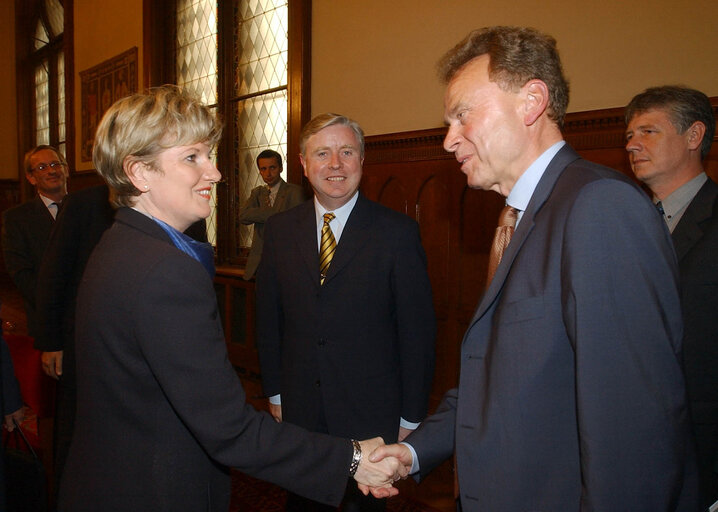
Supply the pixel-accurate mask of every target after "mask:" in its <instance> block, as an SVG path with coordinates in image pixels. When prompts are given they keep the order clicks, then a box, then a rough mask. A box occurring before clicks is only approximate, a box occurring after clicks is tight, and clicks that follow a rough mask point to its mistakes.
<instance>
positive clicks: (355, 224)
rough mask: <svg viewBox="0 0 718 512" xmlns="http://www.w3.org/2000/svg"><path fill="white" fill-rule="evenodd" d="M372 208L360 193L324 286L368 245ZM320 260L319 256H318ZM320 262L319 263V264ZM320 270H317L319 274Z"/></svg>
mask: <svg viewBox="0 0 718 512" xmlns="http://www.w3.org/2000/svg"><path fill="white" fill-rule="evenodd" d="M371 219H372V215H371V210H370V208H369V200H368V199H366V198H365V197H364V196H362V195H361V194H359V197H358V198H357V202H356V204H355V205H354V209H353V210H352V212H351V214H349V219H347V224H346V226H344V230H343V231H342V238H341V240H340V241H339V243H338V244H337V250H336V252H335V253H334V258H333V259H332V263H331V265H329V271H328V272H327V277H326V279H325V281H324V286H326V285H327V284H328V282H330V281H331V280H332V278H334V276H336V275H337V274H339V273H340V272H341V271H342V269H343V268H344V267H345V266H346V265H347V263H349V262H350V261H351V260H352V259H353V258H354V256H356V255H357V254H358V253H359V251H360V250H361V248H362V247H364V246H365V245H366V240H367V238H368V237H369V236H370V235H371V233H372V230H371V229H370V227H371ZM317 261H318V256H317ZM318 265H319V263H317V266H318ZM318 272H319V270H317V275H318Z"/></svg>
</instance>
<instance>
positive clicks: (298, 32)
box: [143, 0, 312, 266]
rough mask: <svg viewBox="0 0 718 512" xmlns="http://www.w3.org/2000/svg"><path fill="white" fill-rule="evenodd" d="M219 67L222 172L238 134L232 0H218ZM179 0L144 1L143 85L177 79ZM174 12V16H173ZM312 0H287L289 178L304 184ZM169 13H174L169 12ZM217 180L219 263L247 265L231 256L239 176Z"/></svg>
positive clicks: (308, 108) (233, 242)
mask: <svg viewBox="0 0 718 512" xmlns="http://www.w3.org/2000/svg"><path fill="white" fill-rule="evenodd" d="M218 5H219V7H218V10H219V12H218V20H219V23H218V27H217V38H218V57H217V62H218V68H217V74H218V77H217V78H218V79H217V89H218V90H217V109H218V112H219V113H220V115H222V117H223V119H224V120H225V124H224V134H223V137H222V141H221V142H220V144H219V147H218V148H217V165H218V167H219V169H220V170H222V169H227V168H229V167H228V165H229V163H230V162H232V144H230V143H229V142H228V141H232V140H234V138H235V137H236V134H235V133H234V127H233V126H232V123H231V122H229V119H230V118H231V117H230V116H231V112H232V108H233V106H234V103H233V102H231V101H230V98H231V97H232V96H233V93H232V92H231V91H232V90H233V87H234V83H233V76H234V75H233V72H232V59H231V58H228V55H229V53H228V52H231V46H232V37H231V34H232V26H231V23H232V19H233V16H232V8H233V6H232V2H231V1H222V0H218ZM175 6H176V1H175V0H160V1H157V0H155V1H153V0H144V3H143V10H144V27H143V29H144V62H143V71H144V83H145V84H146V86H150V87H151V86H158V85H162V84H165V83H176V82H177V80H176V73H175V55H174V53H175V52H174V48H175V46H174V45H175V41H176V17H175V12H176V9H175ZM169 13H171V14H169ZM311 13H312V2H311V0H288V22H289V27H288V39H289V52H288V77H287V78H288V79H287V99H288V112H287V116H288V117H287V181H288V182H290V183H296V184H299V185H301V184H302V182H303V172H302V168H301V164H300V162H299V135H300V132H301V129H302V126H304V124H305V123H306V122H307V121H308V120H309V119H310V116H311V27H312V22H311ZM168 14H169V15H168ZM223 174H224V175H225V177H224V179H223V180H222V181H221V182H220V183H218V184H217V263H218V264H219V265H231V266H234V265H243V264H245V263H246V257H241V256H240V257H233V256H231V255H232V254H233V253H235V252H236V251H233V249H235V247H233V244H237V243H238V241H237V240H236V238H235V235H234V234H233V233H232V225H233V223H232V222H230V220H231V219H232V218H236V216H238V215H239V209H240V205H239V202H238V201H237V199H236V195H235V194H230V193H229V191H230V190H235V189H236V188H237V186H238V184H237V183H236V180H235V178H234V176H232V175H231V174H230V173H223Z"/></svg>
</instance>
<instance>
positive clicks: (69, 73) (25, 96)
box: [15, 0, 75, 201]
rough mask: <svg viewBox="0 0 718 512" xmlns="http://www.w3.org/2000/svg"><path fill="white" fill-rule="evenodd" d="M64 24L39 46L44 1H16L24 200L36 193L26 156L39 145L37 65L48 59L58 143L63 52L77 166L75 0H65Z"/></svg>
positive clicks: (69, 155)
mask: <svg viewBox="0 0 718 512" xmlns="http://www.w3.org/2000/svg"><path fill="white" fill-rule="evenodd" d="M62 5H63V11H64V14H63V18H64V27H63V32H62V34H61V35H59V36H56V37H54V38H51V40H50V42H49V43H48V44H47V45H45V46H44V47H43V48H40V49H37V50H36V49H35V47H34V44H33V40H34V39H33V38H34V36H35V28H36V26H37V21H38V19H39V18H42V20H43V22H44V24H45V26H46V27H49V26H50V23H49V21H48V20H47V16H46V12H45V8H44V0H16V1H15V27H16V30H15V48H16V57H17V58H16V77H17V78H16V97H17V112H18V116H17V118H18V148H17V153H18V155H19V158H18V179H19V182H20V198H21V200H22V201H25V200H28V199H30V198H31V197H33V196H34V194H35V190H34V187H32V185H30V184H29V183H28V182H27V180H25V179H24V175H25V169H24V168H23V156H24V155H25V153H26V152H27V151H28V150H29V149H30V148H33V147H35V146H36V143H35V135H36V130H35V127H36V113H35V110H36V109H35V68H36V67H37V65H38V64H40V63H41V62H42V61H43V60H45V59H47V61H48V71H49V91H48V92H49V112H50V144H51V145H53V146H57V145H58V142H59V140H58V125H59V115H58V80H59V78H58V73H57V59H58V55H59V53H60V52H62V53H63V58H64V75H65V77H64V79H65V140H64V143H65V153H66V155H65V156H66V159H67V162H68V165H69V168H70V172H71V173H73V174H74V169H75V151H74V149H75V147H74V141H75V122H74V118H75V115H74V83H75V81H74V69H75V66H74V45H73V40H74V37H73V0H63V1H62Z"/></svg>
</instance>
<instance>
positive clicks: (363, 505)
mask: <svg viewBox="0 0 718 512" xmlns="http://www.w3.org/2000/svg"><path fill="white" fill-rule="evenodd" d="M286 510H287V512H336V511H337V510H341V512H384V510H386V499H380V500H379V499H376V498H375V497H374V496H372V495H371V494H370V495H369V496H364V495H363V494H362V492H361V491H360V490H359V488H358V487H357V483H356V481H355V480H354V479H353V478H350V479H349V482H348V483H347V488H346V491H345V492H344V499H343V500H342V503H341V505H340V506H339V508H338V509H337V508H335V507H330V506H329V505H323V504H321V503H317V502H316V501H312V500H309V499H307V498H304V497H302V496H299V495H297V494H293V493H291V492H290V493H287V509H286Z"/></svg>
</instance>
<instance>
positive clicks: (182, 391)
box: [133, 254, 352, 505]
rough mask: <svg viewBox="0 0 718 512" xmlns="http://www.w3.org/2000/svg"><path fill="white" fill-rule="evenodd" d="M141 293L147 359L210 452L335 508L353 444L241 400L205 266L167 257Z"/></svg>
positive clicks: (140, 328)
mask: <svg viewBox="0 0 718 512" xmlns="http://www.w3.org/2000/svg"><path fill="white" fill-rule="evenodd" d="M138 292H139V293H138V297H137V302H136V304H135V313H136V314H135V315H134V316H133V317H134V318H136V319H137V320H136V336H137V339H138V341H139V343H140V346H141V350H142V353H143V355H144V358H145V359H146V361H147V363H148V365H149V366H150V368H151V370H152V374H153V375H154V376H155V378H156V379H157V382H158V383H159V385H160V386H161V388H162V390H163V392H164V394H165V395H166V397H167V400H168V401H169V402H170V403H171V404H172V407H173V408H174V410H175V411H176V412H177V414H178V415H179V416H180V417H181V419H182V421H183V422H184V423H185V425H186V426H187V428H188V429H189V430H190V431H191V432H192V433H193V435H194V436H195V438H196V439H197V441H198V442H199V443H200V444H201V445H202V447H203V448H204V449H205V450H206V451H207V453H208V454H209V455H210V456H211V457H212V458H213V459H214V460H216V461H218V462H219V463H221V464H224V465H226V466H231V467H236V468H238V469H240V470H241V471H243V472H246V473H247V474H249V475H252V476H254V477H256V478H260V479H262V480H267V481H269V482H273V483H275V484H278V485H281V486H282V487H284V488H286V489H288V490H290V491H292V492H295V493H298V494H302V495H304V496H307V497H309V498H311V499H314V500H317V501H321V502H324V503H328V504H333V505H337V504H338V503H339V502H340V501H341V498H342V496H343V494H344V489H345V487H346V481H347V477H348V468H349V463H350V460H351V456H352V447H351V443H349V441H348V440H344V439H338V438H332V437H329V436H326V435H323V434H318V433H311V432H307V431H305V430H302V429H301V428H299V427H297V426H295V425H292V424H290V423H277V422H275V421H274V420H273V419H272V418H271V416H269V415H268V414H266V413H264V412H258V411H256V410H255V409H254V408H252V407H251V406H250V405H248V404H247V403H246V401H245V394H244V391H243V389H242V387H241V385H240V382H239V379H238V378H237V375H236V373H235V371H234V369H233V368H232V365H231V364H230V362H229V360H228V358H227V350H226V345H225V340H224V334H223V332H222V328H221V320H220V318H219V314H218V309H217V302H216V298H215V292H214V288H213V286H212V281H211V279H209V277H208V275H207V273H206V271H205V270H204V268H203V267H202V266H201V265H200V264H199V263H197V262H196V261H194V260H192V259H190V258H188V257H186V256H185V255H184V254H181V255H177V256H172V257H169V258H166V259H165V260H163V261H160V262H159V263H158V264H157V265H155V266H154V267H153V268H150V269H148V272H147V277H146V279H145V280H144V283H143V285H142V286H141V287H140V290H138ZM158 305H161V306H158Z"/></svg>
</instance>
